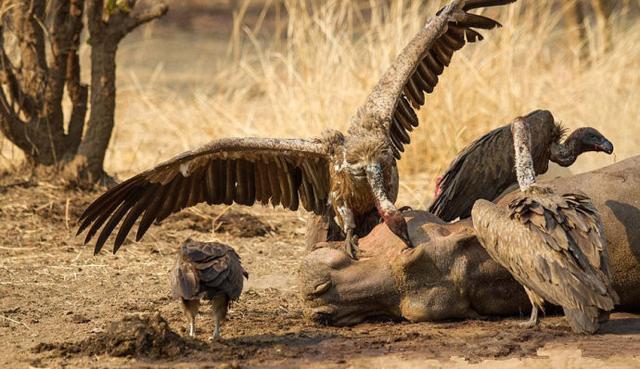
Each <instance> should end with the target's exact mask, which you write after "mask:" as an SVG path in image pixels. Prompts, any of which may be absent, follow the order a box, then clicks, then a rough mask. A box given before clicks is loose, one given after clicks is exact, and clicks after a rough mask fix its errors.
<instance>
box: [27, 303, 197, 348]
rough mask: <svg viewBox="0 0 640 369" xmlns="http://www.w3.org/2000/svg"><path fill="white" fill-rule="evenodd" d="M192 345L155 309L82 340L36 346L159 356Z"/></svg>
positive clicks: (123, 320)
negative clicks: (152, 311)
mask: <svg viewBox="0 0 640 369" xmlns="http://www.w3.org/2000/svg"><path fill="white" fill-rule="evenodd" d="M189 347H190V345H189V343H188V342H186V341H185V340H184V339H182V337H180V335H178V334H177V333H175V332H174V331H172V330H171V328H169V324H168V323H167V321H166V320H165V319H164V318H163V317H162V316H161V315H160V314H159V313H155V314H140V315H131V316H127V317H125V318H123V319H122V320H119V321H116V322H112V323H111V324H110V325H109V327H108V328H107V329H106V330H105V331H104V332H101V333H98V334H97V335H96V336H94V337H90V338H88V339H85V340H83V341H80V342H78V343H62V344H47V343H41V344H39V345H38V346H36V347H35V348H34V352H44V351H58V352H59V353H60V354H61V355H62V356H69V355H74V354H75V355H83V356H93V355H102V354H108V355H110V356H116V357H125V356H128V357H144V358H150V359H159V358H171V357H176V356H179V355H181V354H184V353H185V352H186V351H188V349H189Z"/></svg>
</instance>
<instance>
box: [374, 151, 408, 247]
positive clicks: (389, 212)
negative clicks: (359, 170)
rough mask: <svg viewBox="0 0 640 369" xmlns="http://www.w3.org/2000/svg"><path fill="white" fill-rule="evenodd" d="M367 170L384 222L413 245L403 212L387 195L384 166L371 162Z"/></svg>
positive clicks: (377, 206)
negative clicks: (383, 172)
mask: <svg viewBox="0 0 640 369" xmlns="http://www.w3.org/2000/svg"><path fill="white" fill-rule="evenodd" d="M366 171H367V181H368V182H369V186H371V192H372V193H373V197H374V198H375V200H376V208H377V209H378V214H380V216H381V217H382V219H383V220H384V223H385V224H386V225H387V227H389V229H390V230H391V232H393V233H394V234H395V235H396V236H398V237H399V238H400V239H401V240H402V241H404V243H405V244H407V246H409V247H413V246H412V243H411V240H410V239H409V231H408V227H407V222H406V221H405V219H404V217H403V216H402V213H400V211H399V210H398V209H397V208H396V206H395V205H394V204H393V202H391V200H389V197H388V196H387V192H386V190H385V186H384V177H383V175H382V167H381V166H380V164H379V163H374V164H369V165H367V169H366Z"/></svg>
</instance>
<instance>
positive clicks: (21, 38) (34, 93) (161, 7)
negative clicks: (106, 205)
mask: <svg viewBox="0 0 640 369" xmlns="http://www.w3.org/2000/svg"><path fill="white" fill-rule="evenodd" d="M135 3H136V1H135V0H129V1H115V0H109V1H108V3H107V4H106V6H105V3H104V1H102V0H86V6H87V24H88V29H89V35H90V42H89V43H90V45H91V111H90V114H89V119H88V120H87V119H86V115H87V99H88V95H89V94H88V88H87V86H85V85H83V84H82V83H81V81H80V62H79V58H78V48H79V46H80V34H81V32H82V28H83V22H82V19H83V17H82V15H83V10H84V6H85V0H15V1H11V2H9V1H0V132H2V134H4V135H5V136H6V137H7V138H8V139H9V140H10V141H11V142H13V143H14V144H15V145H16V146H17V147H18V148H20V149H21V150H22V151H23V152H24V153H25V156H26V158H27V161H28V162H29V163H30V164H31V165H33V166H46V167H51V168H53V169H54V170H58V169H60V168H63V169H64V172H65V176H66V177H67V179H71V180H74V181H76V180H79V181H80V182H81V183H89V184H91V183H95V182H97V181H101V180H102V179H104V178H105V177H108V176H106V174H105V172H104V169H103V165H104V157H105V153H106V150H107V147H108V146H109V140H110V137H111V132H112V130H113V125H114V112H115V98H116V51H117V49H118V44H119V43H120V41H121V40H122V39H123V38H124V37H125V36H126V35H127V34H129V33H130V32H131V31H133V30H134V29H135V28H137V27H138V26H140V25H141V24H144V23H146V22H149V21H151V20H153V19H155V18H158V17H160V16H162V15H164V14H165V13H166V12H167V6H166V5H165V4H163V3H155V2H154V3H153V5H151V6H150V7H148V8H146V9H143V10H141V11H137V10H138V9H137V8H136V9H133V10H132V8H134V7H135ZM7 25H9V26H7ZM6 32H11V33H13V35H14V36H15V37H16V39H17V51H18V54H19V63H18V64H19V65H18V66H16V65H14V63H12V60H11V58H9V56H8V54H10V53H9V52H8V51H7V47H6V46H5V43H4V36H5V33H6ZM47 46H48V47H49V48H50V52H49V53H47ZM65 86H66V88H67V91H68V94H69V98H70V100H71V103H72V109H71V115H70V116H69V120H68V124H67V125H66V126H67V129H66V132H65V118H64V114H63V109H62V100H63V96H64V88H65ZM85 121H86V132H85ZM83 133H84V135H83Z"/></svg>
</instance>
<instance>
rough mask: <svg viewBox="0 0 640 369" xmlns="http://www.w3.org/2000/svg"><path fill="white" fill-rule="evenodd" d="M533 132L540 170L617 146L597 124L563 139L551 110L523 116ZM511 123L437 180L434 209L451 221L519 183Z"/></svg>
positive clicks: (472, 148) (533, 151)
mask: <svg viewBox="0 0 640 369" xmlns="http://www.w3.org/2000/svg"><path fill="white" fill-rule="evenodd" d="M524 121H525V125H527V126H528V127H529V131H530V132H531V155H532V157H533V165H534V168H535V171H536V173H537V174H544V173H546V171H547V170H548V169H549V160H551V161H552V162H554V163H557V164H559V165H561V166H563V167H568V166H570V165H572V164H573V163H574V162H575V161H576V159H577V158H578V156H579V155H580V154H582V153H585V152H589V151H596V152H605V153H607V154H611V153H612V152H613V144H611V142H609V140H607V139H606V138H605V137H604V136H603V135H602V134H601V133H600V132H598V131H597V130H595V129H594V128H590V127H587V128H578V129H576V130H575V131H573V132H572V133H571V134H570V135H569V137H567V139H566V140H565V141H564V142H561V140H562V137H563V136H564V131H565V130H564V128H563V127H562V126H561V125H560V124H558V123H556V122H555V120H554V118H553V115H551V113H550V112H548V111H546V110H538V111H534V112H532V113H530V114H529V115H527V116H526V117H524ZM512 147H513V137H512V136H511V125H510V124H508V125H505V126H503V127H500V128H496V129H494V130H493V131H491V132H489V133H487V134H486V135H484V136H482V137H481V138H479V139H478V140H476V141H475V142H473V143H472V144H471V145H469V146H468V147H466V148H465V149H463V150H462V152H461V153H460V154H459V155H458V157H457V158H456V159H455V160H454V161H453V162H452V163H451V165H450V166H449V169H447V171H446V172H445V174H443V175H442V176H441V177H440V178H439V179H438V182H437V183H436V192H435V199H434V200H433V203H432V204H431V206H430V207H429V212H430V213H432V214H434V215H437V216H438V217H439V218H440V219H443V220H446V221H452V220H454V219H456V218H458V217H459V218H461V219H463V218H467V217H469V215H471V208H472V207H473V204H474V203H475V201H476V200H478V199H485V200H489V201H493V200H495V199H497V198H498V197H499V196H500V194H502V193H503V192H504V191H505V190H507V188H509V187H510V186H511V185H513V184H515V183H516V173H515V170H514V153H513V150H512V149H511V148H512Z"/></svg>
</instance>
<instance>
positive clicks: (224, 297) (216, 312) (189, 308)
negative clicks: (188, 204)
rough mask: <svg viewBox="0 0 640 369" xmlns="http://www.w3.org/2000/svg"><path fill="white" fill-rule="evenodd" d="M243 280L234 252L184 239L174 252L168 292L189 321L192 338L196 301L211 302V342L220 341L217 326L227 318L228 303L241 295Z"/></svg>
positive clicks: (220, 245)
mask: <svg viewBox="0 0 640 369" xmlns="http://www.w3.org/2000/svg"><path fill="white" fill-rule="evenodd" d="M243 277H245V278H248V277H249V274H248V273H247V272H246V271H245V270H244V269H243V268H242V265H241V264H240V256H238V254H237V253H236V252H235V250H234V249H232V248H231V247H229V246H227V245H223V244H220V243H217V242H198V241H193V240H191V239H188V240H187V241H185V243H183V244H182V246H181V247H180V249H179V250H178V256H177V260H176V265H175V268H174V269H173V275H172V283H171V290H172V295H173V298H175V299H180V301H181V303H182V308H183V309H184V313H185V315H186V317H187V320H188V321H189V336H191V337H194V336H195V329H196V315H198V310H199V308H200V300H201V299H207V300H211V308H212V310H213V319H214V321H215V324H216V327H215V330H214V331H213V336H212V339H213V340H217V339H219V338H220V324H221V323H222V322H223V321H224V319H225V318H226V316H227V310H228V308H229V303H230V302H231V301H235V300H237V299H238V298H239V297H240V294H241V293H242V285H243V282H244V281H243Z"/></svg>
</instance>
